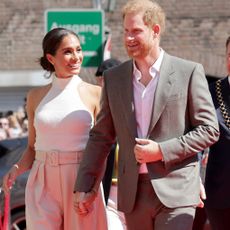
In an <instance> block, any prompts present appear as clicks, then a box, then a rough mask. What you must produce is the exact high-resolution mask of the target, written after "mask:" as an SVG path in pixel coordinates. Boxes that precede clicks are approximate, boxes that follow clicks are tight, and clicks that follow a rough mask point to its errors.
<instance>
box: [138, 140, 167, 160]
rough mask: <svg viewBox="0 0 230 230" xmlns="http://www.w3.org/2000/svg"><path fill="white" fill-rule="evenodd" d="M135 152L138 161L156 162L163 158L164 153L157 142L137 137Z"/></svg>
mask: <svg viewBox="0 0 230 230" xmlns="http://www.w3.org/2000/svg"><path fill="white" fill-rule="evenodd" d="M135 140H136V145H135V147H134V154H135V158H136V161H137V162H138V163H141V164H142V163H147V162H155V161H159V160H162V159H163V157H162V153H161V149H160V146H159V144H158V143H157V142H155V141H153V140H149V139H140V138H136V139H135Z"/></svg>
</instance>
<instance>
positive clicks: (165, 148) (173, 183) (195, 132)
mask: <svg viewBox="0 0 230 230" xmlns="http://www.w3.org/2000/svg"><path fill="white" fill-rule="evenodd" d="M132 78H133V65H132V60H130V61H127V62H125V63H123V64H121V65H120V66H118V67H115V68H112V69H110V70H108V71H106V72H105V74H104V80H105V85H104V88H103V92H102V98H101V111H100V113H99V114H98V117H97V122H96V125H95V127H94V128H93V129H92V131H91V132H90V138H89V141H88V144H87V147H86V150H85V154H84V157H83V161H82V163H81V166H80V169H79V174H78V178H77V182H76V184H75V190H77V191H85V192H87V191H90V190H91V188H92V187H93V185H94V183H95V180H96V178H97V177H98V175H99V174H100V170H101V168H102V165H103V163H104V161H105V159H106V157H107V155H108V153H109V150H110V147H111V144H112V143H113V142H114V141H115V138H117V141H118V143H119V163H118V209H119V210H121V211H123V212H126V213H127V212H130V211H131V210H132V209H133V207H134V203H135V198H136V191H137V181H138V170H139V166H138V164H137V163H136V160H135V157H134V151H133V149H134V145H135V137H137V129H136V118H135V111H134V110H135V109H138V108H134V99H133V84H132ZM218 136H219V131H218V122H217V119H216V113H215V110H214V106H213V103H212V99H211V96H210V93H209V90H208V84H207V81H206V78H205V74H204V70H203V67H202V66H201V65H200V64H197V63H194V62H190V61H186V60H183V59H179V58H176V57H173V56H170V55H168V54H167V53H165V54H164V58H163V62H162V66H161V69H160V78H159V82H158V85H157V88H156V92H155V100H154V102H153V111H152V119H151V124H150V127H149V135H148V138H150V139H152V140H154V141H157V142H158V143H159V144H160V148H161V150H162V153H163V158H164V161H157V162H153V163H148V164H147V167H148V171H149V175H150V178H151V182H152V185H153V188H154V190H155V192H156V194H157V196H158V198H159V199H160V200H161V202H162V203H163V204H164V205H165V206H167V207H172V208H173V207H180V206H187V205H196V204H197V203H198V202H199V164H198V157H197V153H198V152H200V151H202V150H203V149H204V148H206V147H208V146H210V145H211V144H213V143H214V142H216V141H217V140H218Z"/></svg>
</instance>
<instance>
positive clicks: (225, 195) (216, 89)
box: [205, 37, 230, 230]
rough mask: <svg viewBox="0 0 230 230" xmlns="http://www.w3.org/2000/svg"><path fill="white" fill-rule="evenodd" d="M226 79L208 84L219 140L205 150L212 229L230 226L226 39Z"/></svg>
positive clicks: (229, 56)
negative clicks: (218, 128)
mask: <svg viewBox="0 0 230 230" xmlns="http://www.w3.org/2000/svg"><path fill="white" fill-rule="evenodd" d="M225 56H226V69H227V77H225V78H223V79H221V80H217V81H215V82H214V83H211V84H210V92H211V95H212V99H213V102H214V105H215V109H216V114H217V117H218V122H219V127H220V138H219V140H218V141H217V142H216V143H215V144H213V145H212V146H211V147H210V148H209V155H208V163H207V168H206V177H205V190H206V195H207V199H206V201H205V209H206V212H207V216H208V219H209V221H210V225H211V228H212V230H228V229H229V228H230V227H229V226H230V199H229V197H230V183H229V175H230V150H229V149H230V37H228V38H227V40H226V54H225Z"/></svg>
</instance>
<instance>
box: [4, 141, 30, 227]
mask: <svg viewBox="0 0 230 230" xmlns="http://www.w3.org/2000/svg"><path fill="white" fill-rule="evenodd" d="M26 145H27V137H22V138H15V139H7V140H3V141H0V185H2V178H3V175H4V174H5V173H6V172H7V171H8V170H9V169H10V168H11V167H12V165H13V164H15V163H16V162H17V161H18V159H19V158H20V157H21V155H22V153H23V151H24V149H25V148H26ZM27 177H28V173H24V174H22V175H21V176H19V177H18V178H17V180H16V181H15V184H14V186H13V187H12V189H11V197H10V214H11V215H10V218H9V219H10V222H11V223H10V229H11V230H22V229H26V221H25V185H26V181H27ZM3 207H4V194H3V192H1V194H0V208H1V213H3Z"/></svg>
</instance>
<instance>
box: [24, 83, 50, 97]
mask: <svg viewBox="0 0 230 230" xmlns="http://www.w3.org/2000/svg"><path fill="white" fill-rule="evenodd" d="M50 87H51V84H48V85H44V86H39V87H35V88H32V89H30V90H29V92H28V95H29V96H35V95H37V96H38V95H40V94H44V93H46V92H47V91H48V90H49V89H50Z"/></svg>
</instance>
